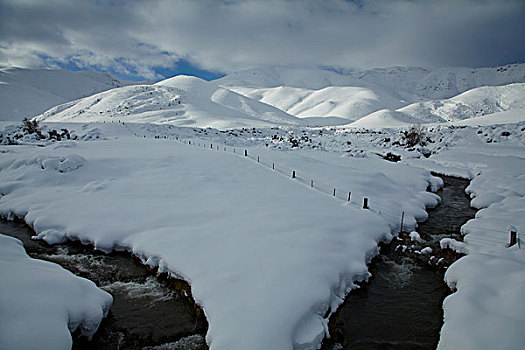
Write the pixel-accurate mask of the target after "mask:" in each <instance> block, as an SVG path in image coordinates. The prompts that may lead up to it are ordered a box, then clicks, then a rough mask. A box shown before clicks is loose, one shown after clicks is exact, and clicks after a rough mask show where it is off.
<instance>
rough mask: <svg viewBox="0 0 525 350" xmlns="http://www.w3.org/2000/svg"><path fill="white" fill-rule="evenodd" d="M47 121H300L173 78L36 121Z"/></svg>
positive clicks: (223, 124)
mask: <svg viewBox="0 0 525 350" xmlns="http://www.w3.org/2000/svg"><path fill="white" fill-rule="evenodd" d="M38 118H39V119H40V120H46V121H70V122H89V121H97V122H112V121H122V122H142V123H155V124H170V125H179V126H197V127H215V128H219V129H224V128H235V127H254V126H257V127H263V126H275V125H300V124H302V123H303V121H302V120H301V119H299V118H296V117H294V116H291V115H289V114H287V113H285V112H283V111H281V110H279V109H277V108H275V107H272V106H270V105H267V104H265V103H262V102H259V101H257V100H253V99H250V98H248V97H245V96H243V95H240V94H237V93H235V92H232V91H230V90H227V89H224V88H221V87H220V86H218V85H217V84H214V83H210V82H207V81H205V80H202V79H199V78H196V77H190V76H182V75H179V76H176V77H173V78H170V79H166V80H163V81H160V82H158V83H156V84H154V85H134V86H125V87H120V88H115V89H112V90H109V91H105V92H101V93H98V94H95V95H93V96H90V97H86V98H82V99H79V100H76V101H72V102H68V103H65V104H62V105H60V106H57V107H54V108H52V109H50V110H49V111H47V112H45V113H43V114H42V115H41V116H39V117H38Z"/></svg>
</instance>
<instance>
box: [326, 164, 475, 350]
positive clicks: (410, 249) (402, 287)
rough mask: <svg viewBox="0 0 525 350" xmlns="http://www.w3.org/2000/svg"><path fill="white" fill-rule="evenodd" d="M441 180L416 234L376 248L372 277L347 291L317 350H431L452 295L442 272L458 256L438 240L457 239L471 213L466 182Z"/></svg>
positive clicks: (404, 234) (443, 177)
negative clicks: (437, 201)
mask: <svg viewBox="0 0 525 350" xmlns="http://www.w3.org/2000/svg"><path fill="white" fill-rule="evenodd" d="M435 175H436V176H440V175H439V174H435ZM440 177H441V178H442V179H443V180H444V186H443V188H442V189H441V190H440V191H438V192H437V194H438V195H439V196H440V197H441V203H440V204H439V205H438V206H437V207H435V208H431V209H429V210H428V214H429V216H428V219H427V220H426V221H425V222H423V223H420V224H419V225H418V228H417V230H416V231H413V232H402V233H401V234H400V235H399V236H398V237H397V238H394V240H393V241H392V242H390V243H388V244H382V245H381V254H380V255H379V256H377V257H376V258H374V260H373V261H372V263H371V264H370V266H369V271H370V273H371V274H372V277H371V278H370V279H369V281H368V282H367V283H362V284H361V285H360V288H358V289H355V290H353V291H352V292H350V293H349V295H348V296H347V297H346V299H345V302H344V303H343V304H342V305H341V306H340V308H339V309H338V310H337V312H336V313H334V315H333V316H332V317H331V318H330V322H329V329H330V335H331V338H329V339H325V341H324V343H323V347H322V349H325V350H328V349H372V348H380V347H385V348H389V349H435V348H436V346H437V344H438V341H439V336H440V330H441V327H442V326H443V308H442V304H443V300H444V299H445V297H446V296H448V295H449V294H450V293H451V290H450V289H449V288H448V287H447V285H446V284H445V282H444V272H445V271H446V269H447V268H448V266H450V264H452V263H453V262H454V261H455V260H456V259H457V258H459V257H460V256H461V255H459V254H456V253H455V252H453V251H451V250H450V249H441V247H440V240H441V239H442V238H444V237H450V238H455V239H461V238H460V237H461V234H460V227H461V226H462V225H463V224H465V222H467V220H469V219H472V218H473V217H474V214H475V210H473V209H471V208H470V205H469V202H470V200H469V198H468V197H467V195H466V194H465V188H466V187H467V186H468V184H469V181H468V180H464V179H459V178H453V177H448V176H440Z"/></svg>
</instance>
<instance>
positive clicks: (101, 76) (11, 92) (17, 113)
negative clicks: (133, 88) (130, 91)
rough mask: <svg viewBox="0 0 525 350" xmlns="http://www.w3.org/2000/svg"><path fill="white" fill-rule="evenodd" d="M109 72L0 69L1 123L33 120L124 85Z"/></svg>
mask: <svg viewBox="0 0 525 350" xmlns="http://www.w3.org/2000/svg"><path fill="white" fill-rule="evenodd" d="M122 85H124V83H122V82H120V81H119V80H117V79H115V78H113V77H112V76H111V75H109V74H107V73H99V72H92V71H79V72H71V71H67V70H49V69H39V70H31V69H22V68H3V69H0V106H1V108H0V120H7V121H17V120H22V119H23V118H25V117H33V116H35V115H37V114H40V113H42V112H44V111H46V110H47V109H49V108H51V107H53V106H56V105H58V104H61V103H64V102H67V101H71V100H74V99H78V98H80V97H85V96H90V95H92V94H94V93H97V92H100V91H104V90H108V89H112V88H115V87H118V86H122Z"/></svg>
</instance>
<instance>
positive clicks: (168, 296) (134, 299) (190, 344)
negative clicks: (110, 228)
mask: <svg viewBox="0 0 525 350" xmlns="http://www.w3.org/2000/svg"><path fill="white" fill-rule="evenodd" d="M0 233H2V234H5V235H9V236H13V237H16V238H18V239H20V240H21V241H22V242H23V243H24V247H25V249H26V251H27V253H28V255H29V256H31V257H32V258H37V259H42V260H48V261H52V262H55V263H57V264H59V265H61V266H63V267H64V268H66V269H68V270H70V271H71V272H73V273H74V274H76V275H78V276H82V277H85V278H87V279H90V280H92V281H93V282H95V283H96V284H97V285H98V286H99V287H101V288H102V289H104V290H106V291H107V292H109V293H110V294H112V295H113V305H112V307H111V311H110V313H109V315H108V317H107V318H106V319H104V321H103V322H102V324H101V326H100V328H99V330H98V331H97V333H96V334H95V336H94V337H93V339H92V340H91V341H87V339H86V338H84V337H79V336H78V335H77V334H74V337H73V338H74V340H73V349H78V350H84V349H102V350H104V349H108V350H109V349H112V350H115V349H123V350H124V349H159V350H160V349H189V350H192V349H194V350H197V349H198V350H200V349H207V347H206V343H205V340H204V335H205V334H206V331H207V328H208V325H207V322H206V319H205V317H204V314H203V312H202V310H201V309H200V308H198V307H196V306H195V303H194V302H193V300H191V298H189V297H187V296H186V295H188V294H189V286H187V284H186V283H184V282H183V281H177V280H171V279H167V278H165V276H161V278H157V277H156V276H155V274H154V273H153V272H152V271H149V270H148V269H146V267H145V266H144V265H142V264H141V263H140V262H139V261H138V260H137V259H135V258H133V257H132V255H131V254H129V253H124V252H114V253H111V254H104V253H101V252H96V251H93V249H92V247H89V246H83V245H82V244H80V243H74V242H73V243H71V242H69V243H67V244H59V245H53V246H50V245H47V244H46V243H45V242H42V241H35V240H31V239H30V237H31V236H32V235H33V234H34V233H33V231H32V230H31V229H30V228H29V227H28V226H26V225H25V224H24V223H21V222H12V221H5V220H0ZM175 287H178V288H175ZM179 291H180V292H179Z"/></svg>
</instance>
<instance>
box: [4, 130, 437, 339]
mask: <svg viewBox="0 0 525 350" xmlns="http://www.w3.org/2000/svg"><path fill="white" fill-rule="evenodd" d="M95 127H97V128H99V129H100V130H102V131H104V128H105V127H107V128H108V130H109V131H111V132H112V133H113V136H111V135H109V136H110V137H109V138H110V139H108V140H102V139H103V137H102V138H101V139H99V141H95V142H71V141H66V142H64V143H55V144H50V145H48V146H46V147H35V146H32V145H25V146H9V147H4V148H3V149H2V151H4V152H6V153H4V154H3V156H2V161H1V163H0V168H1V169H2V170H1V171H0V177H1V179H2V180H1V183H2V185H1V188H0V192H2V193H3V194H4V195H3V196H2V198H1V199H0V213H1V214H2V215H3V216H5V217H9V216H13V215H16V216H18V217H22V218H24V219H25V221H26V222H27V223H28V224H29V225H30V226H32V227H33V228H34V229H35V231H36V234H37V237H38V238H40V239H44V240H46V241H47V242H49V243H56V242H61V241H63V240H65V239H72V240H80V241H82V242H84V243H91V244H93V245H94V246H95V247H96V248H97V249H102V250H106V251H110V250H112V249H128V250H130V251H132V252H133V253H134V254H136V255H138V256H139V257H141V258H143V259H144V261H145V262H146V263H147V264H151V265H154V266H159V268H160V269H161V270H162V271H169V272H170V273H172V274H173V275H175V276H179V277H182V278H184V279H186V280H188V281H189V282H190V284H191V286H192V292H193V296H194V298H195V300H196V301H197V302H198V303H199V304H201V305H202V306H203V308H204V310H205V312H206V315H207V317H208V320H209V322H210V329H209V332H208V335H207V341H208V343H209V345H210V347H211V348H212V349H224V348H228V349H246V348H250V349H257V348H260V349H263V348H264V349H266V348H275V349H291V348H294V347H295V348H301V347H303V348H315V347H316V346H317V345H318V344H319V343H320V341H321V340H322V338H323V337H324V336H325V325H326V322H327V319H326V316H327V315H329V314H330V312H329V311H330V310H332V311H333V310H335V309H336V308H337V306H338V305H339V304H340V303H341V302H342V299H343V298H344V296H345V294H346V293H347V292H348V291H349V290H350V289H351V288H353V287H355V285H354V282H356V281H360V280H365V279H367V278H368V276H369V274H368V272H367V267H366V264H367V263H368V262H369V261H370V259H371V258H372V257H373V256H374V255H376V254H377V253H378V248H377V244H378V242H380V241H383V240H389V239H390V238H391V234H390V232H391V228H390V227H389V225H388V224H387V222H386V221H385V220H384V219H383V218H382V217H381V216H380V215H378V214H377V213H376V211H375V210H373V209H374V205H373V204H375V201H376V200H377V202H379V201H380V200H382V202H384V206H385V207H386V206H388V205H395V204H394V203H391V204H388V201H389V200H390V199H389V198H391V197H399V198H403V199H407V203H405V207H406V209H407V212H413V213H415V214H414V215H416V216H418V217H419V218H423V217H424V216H425V213H424V211H423V210H422V209H423V208H424V206H425V204H431V205H436V204H437V200H436V198H435V197H434V196H429V195H425V189H426V188H427V186H434V187H435V186H439V183H440V182H439V181H437V179H436V178H434V177H432V176H431V175H430V174H429V173H428V172H426V171H421V170H419V169H414V168H412V169H411V168H408V167H405V166H402V165H397V164H393V163H389V162H384V161H381V160H378V159H369V160H363V159H361V160H358V161H357V163H359V164H356V165H355V166H353V165H352V163H353V159H350V158H346V159H340V158H337V157H335V158H332V159H330V158H328V160H327V161H326V164H328V165H330V164H331V166H336V164H337V163H341V162H342V164H343V165H342V166H340V167H339V168H338V169H337V170H338V172H339V177H338V178H333V179H331V178H328V176H329V172H327V173H325V174H324V175H323V174H322V173H320V172H319V173H316V172H314V167H311V163H312V161H314V160H315V156H312V157H308V156H305V157H304V158H302V157H297V159H296V154H294V153H288V156H289V157H288V158H289V160H286V156H285V154H286V153H283V152H277V151H274V155H275V159H276V161H278V162H280V163H284V162H287V164H289V165H293V166H297V169H298V174H301V176H304V174H305V173H307V172H309V171H312V174H313V175H317V176H319V178H322V179H324V180H325V181H331V180H334V182H336V181H339V182H338V184H339V185H341V186H342V184H343V182H345V183H346V184H347V186H346V187H347V188H352V185H353V183H354V182H355V186H356V187H357V188H359V189H361V190H362V191H364V192H365V187H366V181H363V180H359V178H362V177H363V176H366V175H370V176H371V177H372V180H368V181H369V182H368V183H369V184H370V187H369V189H368V190H367V191H366V192H367V194H368V195H369V196H370V198H371V207H372V209H370V210H366V209H362V208H361V203H355V202H354V203H350V204H348V203H347V202H345V201H341V200H340V199H338V198H333V196H331V195H330V194H325V193H323V192H321V191H316V190H315V189H314V190H312V189H310V188H309V187H308V186H305V185H304V184H303V183H301V182H300V181H298V180H297V179H296V180H294V179H291V178H289V176H284V175H283V174H281V173H279V172H277V171H272V170H271V169H270V168H267V167H263V166H261V165H260V164H257V163H256V161H254V160H253V159H250V158H248V157H244V156H243V155H240V154H233V153H230V152H224V151H216V150H213V149H211V148H210V149H207V148H206V149H204V148H199V147H194V146H191V145H184V144H181V143H179V142H176V141H172V140H157V139H144V138H137V137H135V136H131V134H129V133H128V129H127V128H126V126H123V125H118V126H117V125H107V126H104V125H100V124H99V125H96V126H95V125H93V126H90V128H95ZM129 128H131V126H130V127H129ZM135 128H136V129H135V131H139V130H142V129H143V127H141V126H135ZM119 130H120V131H119ZM85 132H88V131H85ZM117 133H120V134H119V135H118V139H114V135H115V134H117ZM125 133H128V136H126V135H125ZM107 136H108V135H107ZM261 151H262V152H264V151H265V150H261ZM250 152H251V151H250ZM261 154H262V153H261ZM264 155H265V156H268V157H271V152H270V153H264ZM338 160H339V162H338ZM317 162H318V164H319V167H321V164H322V163H320V160H318V161H317ZM367 168H368V169H369V170H365V169H367ZM303 169H304V170H303ZM389 169H391V171H389ZM299 172H301V173H299ZM385 173H388V176H387V175H385ZM323 176H324V177H323ZM345 178H346V180H345ZM407 178H411V179H413V181H406V179H407ZM354 180H355V181H354ZM378 182H380V184H379V186H376V187H373V186H372V183H376V184H377V183H378ZM418 194H419V195H418ZM356 195H357V194H356ZM410 197H413V198H410ZM410 220H414V218H413V217H412V218H411V219H410V215H407V221H410ZM268 335H271V336H270V337H269V336H268Z"/></svg>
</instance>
